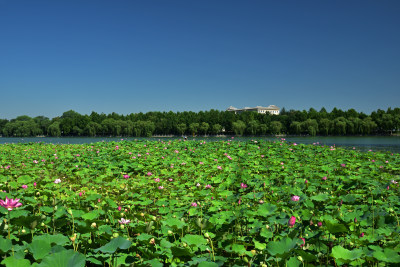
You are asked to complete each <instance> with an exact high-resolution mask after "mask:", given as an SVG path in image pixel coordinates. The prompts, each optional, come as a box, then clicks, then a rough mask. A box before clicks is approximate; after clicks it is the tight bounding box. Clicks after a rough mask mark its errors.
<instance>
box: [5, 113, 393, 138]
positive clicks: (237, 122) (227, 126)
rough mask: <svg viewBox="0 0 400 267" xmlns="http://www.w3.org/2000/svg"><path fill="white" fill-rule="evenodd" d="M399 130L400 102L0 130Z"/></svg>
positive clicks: (22, 124) (65, 118)
mask: <svg viewBox="0 0 400 267" xmlns="http://www.w3.org/2000/svg"><path fill="white" fill-rule="evenodd" d="M399 130H400V108H394V109H391V108H389V109H387V110H386V111H384V110H380V109H378V110H377V111H374V112H372V113H371V114H370V115H366V114H364V113H362V112H357V111H356V110H354V109H349V110H347V111H343V110H341V109H337V108H334V109H333V110H332V111H331V112H327V111H326V109H325V108H322V109H321V110H320V111H316V110H315V109H313V108H310V109H309V110H308V111H306V110H303V111H298V110H286V109H285V108H283V109H282V110H281V112H280V114H279V115H270V114H259V113H257V112H243V113H240V114H235V113H233V112H229V111H219V110H214V109H211V110H209V111H200V112H192V111H184V112H172V111H170V112H147V113H132V114H129V115H120V114H117V113H114V112H113V113H111V114H107V115H106V114H104V113H101V114H98V113H96V112H92V113H91V114H90V115H82V114H79V113H78V112H76V111H73V110H69V111H66V112H64V113H63V114H62V116H60V117H55V118H52V119H49V118H47V117H44V116H38V117H34V118H31V117H29V116H26V115H23V116H19V117H17V118H15V119H11V120H7V119H0V135H2V136H5V137H28V136H43V135H44V136H54V137H58V136H127V137H128V136H137V137H139V136H143V137H150V136H153V135H210V134H211V135H218V134H235V135H271V134H272V135H276V134H288V135H311V136H315V135H326V136H327V135H389V134H392V133H393V132H397V133H398V132H399Z"/></svg>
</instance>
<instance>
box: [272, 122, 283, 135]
mask: <svg viewBox="0 0 400 267" xmlns="http://www.w3.org/2000/svg"><path fill="white" fill-rule="evenodd" d="M271 130H272V133H273V134H280V133H281V130H282V123H281V122H280V121H273V122H271Z"/></svg>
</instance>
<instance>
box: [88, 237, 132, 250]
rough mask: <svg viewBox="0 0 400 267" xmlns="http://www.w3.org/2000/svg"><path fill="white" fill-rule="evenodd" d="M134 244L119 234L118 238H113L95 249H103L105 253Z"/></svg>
mask: <svg viewBox="0 0 400 267" xmlns="http://www.w3.org/2000/svg"><path fill="white" fill-rule="evenodd" d="M131 245H132V242H131V241H129V240H127V239H125V238H123V237H121V236H119V237H117V238H113V239H111V241H110V242H108V243H107V244H105V245H104V246H101V247H100V248H98V249H95V250H94V251H95V252H98V251H101V252H103V253H110V254H112V253H115V251H117V249H128V248H130V246H131Z"/></svg>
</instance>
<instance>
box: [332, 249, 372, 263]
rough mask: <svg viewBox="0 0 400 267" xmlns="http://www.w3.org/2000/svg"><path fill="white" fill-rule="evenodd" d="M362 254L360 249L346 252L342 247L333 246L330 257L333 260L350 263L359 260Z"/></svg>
mask: <svg viewBox="0 0 400 267" xmlns="http://www.w3.org/2000/svg"><path fill="white" fill-rule="evenodd" d="M363 254H364V253H363V251H362V250H361V249H353V250H348V249H346V248H343V247H342V246H335V247H333V248H332V256H333V257H334V258H335V259H341V260H350V261H352V260H356V259H359V258H361V257H362V256H363Z"/></svg>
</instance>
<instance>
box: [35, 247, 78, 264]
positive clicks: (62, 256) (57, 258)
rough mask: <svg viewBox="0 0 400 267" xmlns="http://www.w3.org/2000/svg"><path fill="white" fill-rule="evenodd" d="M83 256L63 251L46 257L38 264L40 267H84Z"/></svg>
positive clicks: (70, 251)
mask: <svg viewBox="0 0 400 267" xmlns="http://www.w3.org/2000/svg"><path fill="white" fill-rule="evenodd" d="M85 262H86V258H85V255H82V254H81V253H79V252H75V251H73V250H64V251H61V252H58V253H54V254H50V255H48V256H46V257H45V258H44V259H43V260H42V262H41V263H40V264H39V266H40V267H84V266H85Z"/></svg>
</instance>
